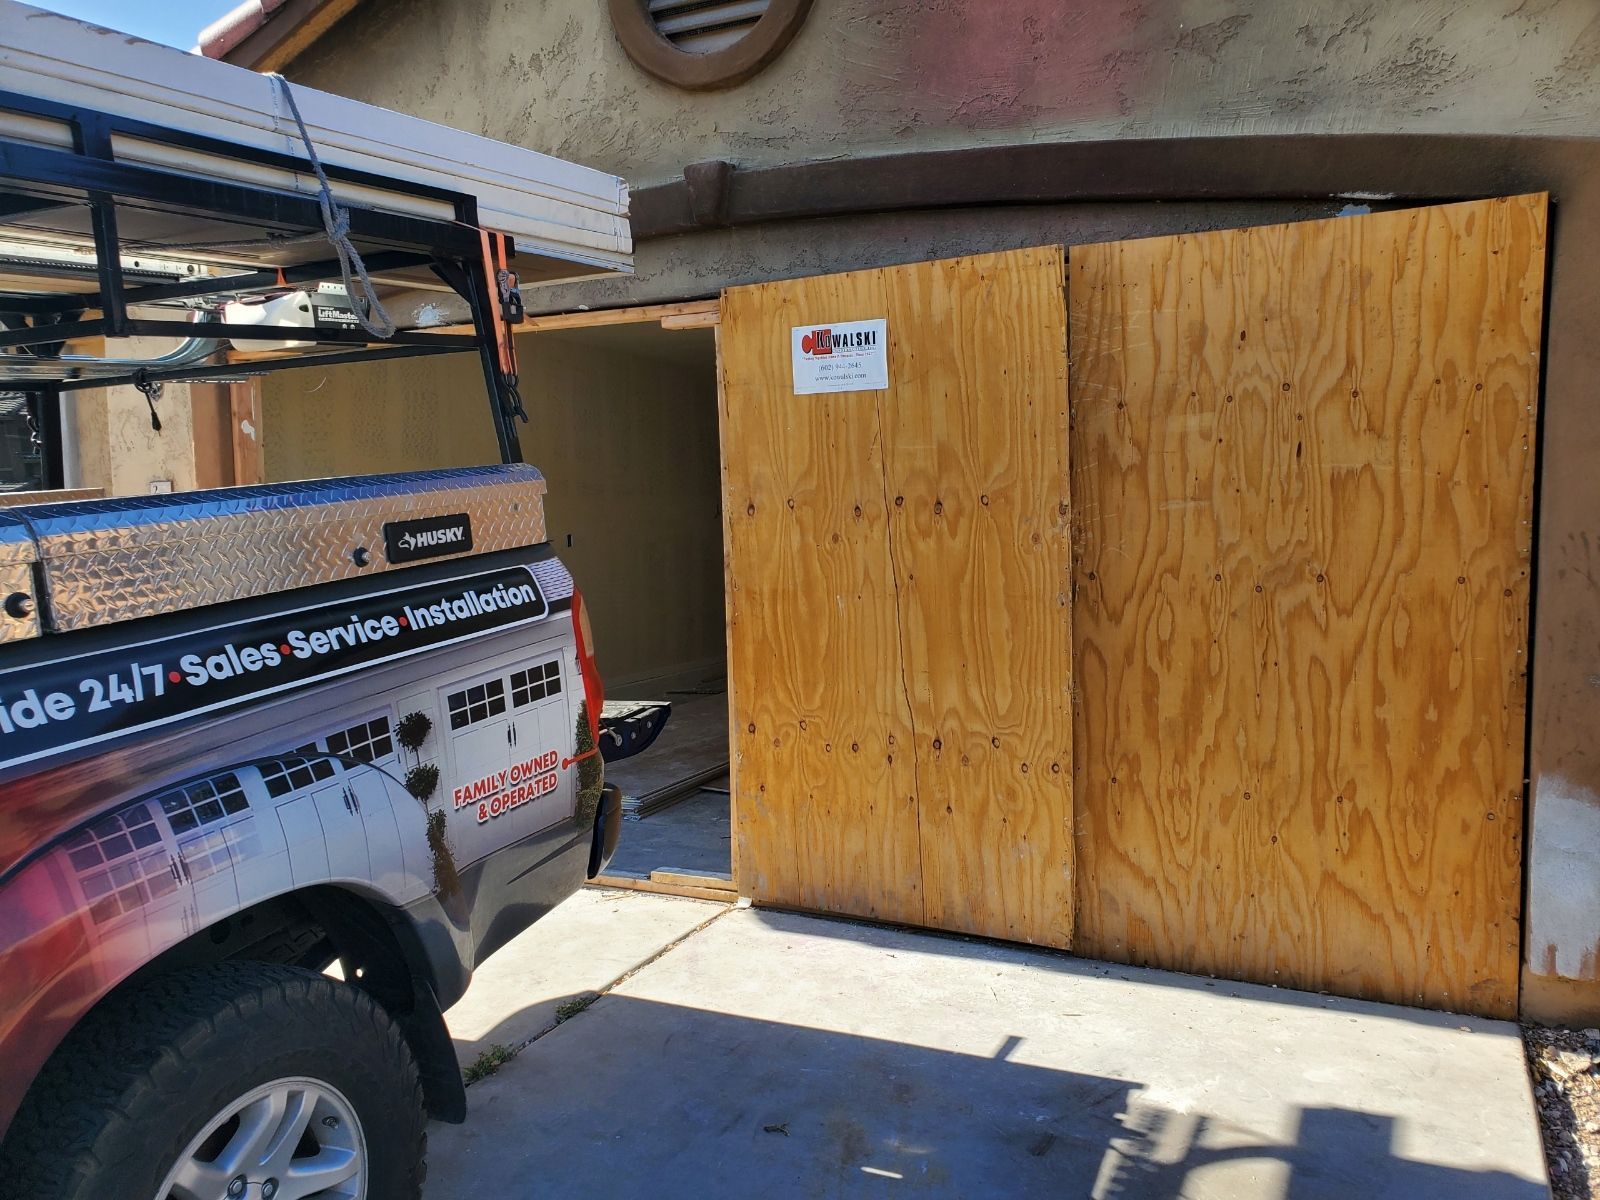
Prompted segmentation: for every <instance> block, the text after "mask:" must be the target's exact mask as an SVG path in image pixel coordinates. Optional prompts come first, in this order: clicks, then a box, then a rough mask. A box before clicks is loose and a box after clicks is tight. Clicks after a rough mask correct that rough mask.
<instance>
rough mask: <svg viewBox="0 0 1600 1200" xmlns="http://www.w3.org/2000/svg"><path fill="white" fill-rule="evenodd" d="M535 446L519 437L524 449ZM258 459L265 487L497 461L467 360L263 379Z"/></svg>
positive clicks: (457, 357) (310, 370)
mask: <svg viewBox="0 0 1600 1200" xmlns="http://www.w3.org/2000/svg"><path fill="white" fill-rule="evenodd" d="M530 394H531V393H530ZM535 444H536V443H535V442H533V441H531V440H530V439H528V438H527V437H526V436H525V437H524V439H523V445H524V446H525V447H527V446H531V445H535ZM261 453H262V458H263V461H264V463H265V470H266V476H267V480H268V481H269V482H282V481H285V480H290V479H319V478H326V477H328V476H333V475H362V474H372V473H376V472H380V471H423V470H428V469H430V468H435V467H469V466H473V465H475V464H478V463H489V462H497V461H498V460H499V457H500V455H499V451H498V449H497V448H496V444H495V436H494V423H493V421H492V420H491V419H490V416H489V402H488V400H487V399H486V397H485V391H484V382H483V367H482V365H481V363H480V361H479V359H478V356H477V355H476V354H441V355H438V356H435V357H428V358H409V359H400V360H398V361H395V362H388V363H371V364H357V365H347V366H342V367H301V368H298V369H296V370H292V371H275V372H273V373H272V374H270V375H266V376H264V377H263V378H262V380H261Z"/></svg>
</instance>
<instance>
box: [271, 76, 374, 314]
mask: <svg viewBox="0 0 1600 1200" xmlns="http://www.w3.org/2000/svg"><path fill="white" fill-rule="evenodd" d="M270 78H271V79H272V81H273V83H275V84H276V85H277V88H278V92H279V94H280V95H282V97H283V99H284V102H285V103H286V104H287V105H288V108H289V115H290V116H292V117H293V118H294V123H295V125H297V126H298V127H299V129H300V140H301V141H302V142H304V143H305V147H306V157H307V158H309V159H310V160H311V169H312V170H313V171H315V172H316V173H317V183H318V184H320V185H321V187H322V195H321V197H320V198H319V203H320V204H321V205H322V228H323V229H324V230H325V231H326V233H327V235H328V241H329V243H331V244H332V246H333V252H334V253H335V254H337V255H338V256H339V274H340V275H341V276H343V278H344V291H345V295H347V296H349V297H350V305H351V307H352V308H353V309H354V310H355V314H356V320H357V321H359V322H361V328H363V329H365V330H366V331H367V332H368V333H370V334H371V335H372V336H373V337H375V338H386V337H390V336H392V335H393V334H394V331H395V323H394V320H393V319H392V318H391V317H390V316H389V314H388V312H386V311H385V310H384V307H383V305H382V304H381V303H380V302H379V300H378V293H377V289H375V288H374V287H373V286H372V280H371V278H370V277H369V276H368V275H367V264H366V263H364V262H362V261H361V254H360V252H359V251H357V250H356V248H355V245H354V244H353V243H352V242H351V241H350V210H349V209H347V208H345V207H344V206H343V205H342V204H339V203H337V202H336V201H335V200H334V198H333V188H332V187H330V186H329V184H328V177H327V175H326V174H324V173H323V170H322V162H321V160H320V159H318V158H317V148H316V147H315V146H313V145H312V144H311V134H310V133H308V132H307V131H306V123H305V121H304V120H302V119H301V117H300V106H299V105H298V104H296V103H295V102H294V93H293V92H292V91H290V90H289V81H288V80H287V79H285V78H284V77H283V76H282V75H278V74H273V75H271V76H270ZM352 267H353V268H354V279H353V278H352V275H351V269H352ZM355 280H359V281H360V284H361V291H360V292H359V293H357V291H356V289H355V287H354V286H353V284H354V282H355Z"/></svg>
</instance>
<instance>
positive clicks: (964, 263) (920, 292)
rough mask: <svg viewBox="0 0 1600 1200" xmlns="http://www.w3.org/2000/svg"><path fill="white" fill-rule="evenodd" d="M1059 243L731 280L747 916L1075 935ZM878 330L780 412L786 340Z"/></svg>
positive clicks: (1027, 935)
mask: <svg viewBox="0 0 1600 1200" xmlns="http://www.w3.org/2000/svg"><path fill="white" fill-rule="evenodd" d="M1062 291H1063V286H1062V263H1061V255H1060V251H1059V250H1058V249H1046V250H1031V251H1019V252H1014V253H1011V254H1003V255H987V256H982V257H978V258H969V259H961V260H954V261H950V262H942V263H924V264H918V265H915V266H911V267H901V268H893V269H889V270H879V271H868V272H859V273H854V274H850V275H843V276H830V277H824V278H813V279H806V280H798V281H794V282H788V283H775V284H763V285H759V286H755V287H748V288H736V289H732V290H730V291H729V292H727V293H726V294H725V296H724V299H723V307H722V324H721V329H720V332H719V337H720V344H721V348H722V353H721V366H722V370H721V377H722V378H721V385H722V406H723V469H724V499H725V503H724V511H725V521H726V526H727V548H728V587H729V614H730V616H729V620H730V629H729V656H730V666H729V670H730V693H731V698H732V705H733V709H734V712H735V716H734V717H733V719H732V722H731V723H732V726H733V735H734V756H733V770H732V776H733V784H732V791H733V794H734V828H735V843H736V849H735V876H736V880H737V882H738V884H739V891H740V893H741V894H743V895H750V896H753V897H754V898H755V899H756V900H758V901H767V902H771V903H778V904H786V905H794V906H797V907H803V908H813V909H819V910H824V911H832V912H842V913H850V914H854V915H861V916H871V917H880V918H886V919H891V920H898V921H906V922H910V923H914V924H930V925H935V926H938V927H941V928H948V929H956V930H961V931H965V932H973V933H984V934H990V935H994V936H999V937H1007V938H1014V939H1018V940H1024V941H1033V942H1039V943H1044V944H1050V945H1058V946H1060V945H1065V944H1067V942H1068V940H1069V939H1070V935H1071V907H1072V877H1071V862H1072V843H1071V837H1070V814H1071V726H1070V715H1069V714H1070V693H1071V676H1070V671H1071V653H1070V646H1071V641H1070V629H1069V620H1070V609H1069V606H1068V604H1067V586H1068V580H1069V574H1070V565H1069V561H1068V554H1069V551H1070V533H1069V530H1070V523H1069V521H1068V520H1067V516H1068V508H1067V487H1068V475H1067V462H1066V453H1067V443H1066V436H1065V434H1066V428H1065V417H1066V412H1065V406H1066V360H1065V327H1064V325H1065V311H1064V299H1063V295H1062ZM877 317H884V318H887V321H888V337H889V345H888V353H889V364H890V386H889V388H888V389H887V390H885V391H882V392H851V393H841V394H836V395H821V396H796V395H794V393H793V387H792V380H791V375H790V330H791V328H792V327H795V326H802V325H827V324H830V323H838V322H844V321H853V320H868V319H873V318H877Z"/></svg>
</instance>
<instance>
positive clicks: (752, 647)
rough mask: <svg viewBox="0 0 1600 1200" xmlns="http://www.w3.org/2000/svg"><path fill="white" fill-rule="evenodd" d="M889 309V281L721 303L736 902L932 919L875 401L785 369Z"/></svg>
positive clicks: (819, 283)
mask: <svg viewBox="0 0 1600 1200" xmlns="http://www.w3.org/2000/svg"><path fill="white" fill-rule="evenodd" d="M886 303H887V301H886V299H885V295H884V288H883V281H882V278H881V276H880V275H879V273H877V272H869V273H865V274H859V275H842V276H829V277H824V278H817V279H808V280H800V281H796V282H792V283H770V284H760V285H757V286H753V287H747V288H735V289H732V290H731V291H729V292H728V293H726V295H725V297H724V301H723V309H722V327H721V330H720V341H721V347H722V355H721V363H720V372H721V377H722V382H721V403H722V450H723V469H724V492H723V520H724V523H725V526H726V547H727V555H728V589H729V590H728V638H729V663H728V673H729V685H730V686H729V700H730V705H731V708H732V711H733V712H734V716H733V718H732V720H731V724H732V727H733V735H734V740H733V747H732V750H733V753H732V766H731V772H730V773H731V777H732V784H731V789H730V790H731V791H732V797H733V829H734V840H735V842H736V843H737V846H738V848H737V851H736V855H735V862H736V868H737V872H738V875H737V880H736V881H737V883H738V885H739V892H740V894H741V895H745V896H751V897H752V898H754V899H755V900H758V901H767V902H770V903H775V904H782V905H788V906H792V907H798V908H807V909H815V910H818V911H825V912H840V913H851V914H854V915H858V916H866V917H878V918H881V919H884V920H891V921H904V922H909V923H920V922H921V921H922V917H923V903H922V863H921V848H920V845H919V842H918V835H917V788H916V772H915V764H914V762H913V757H912V754H911V744H912V739H911V712H910V706H909V703H908V701H907V698H906V691H905V684H904V678H903V676H902V673H901V669H900V630H899V621H898V614H897V608H896V600H895V579H894V567H893V564H892V562H891V560H890V555H889V529H888V512H887V502H886V497H885V495H884V474H883V454H882V448H881V441H880V436H879V428H878V406H877V401H876V397H875V394H874V393H871V392H852V393H844V394H839V395H825V396H796V395H794V393H793V387H792V383H791V376H790V363H789V345H790V336H789V331H790V328H791V326H794V325H801V324H806V323H808V322H813V321H817V320H825V321H853V320H859V319H866V318H871V317H878V316H882V315H883V313H884V305H885V304H886Z"/></svg>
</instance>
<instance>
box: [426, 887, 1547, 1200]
mask: <svg viewBox="0 0 1600 1200" xmlns="http://www.w3.org/2000/svg"><path fill="white" fill-rule="evenodd" d="M574 931H581V932H582V933H584V934H585V935H586V936H584V938H583V940H582V942H581V943H579V944H577V945H573V944H572V943H570V941H568V942H562V937H561V935H567V937H569V938H570V936H571V935H572V934H573V932H574ZM557 943H560V944H557ZM629 959H632V962H627V961H626V960H629ZM619 968H620V969H619ZM608 972H609V973H610V974H609V976H608V977H607V978H605V979H601V978H600V976H603V975H606V974H607V973H608ZM619 977H621V978H620V980H619ZM614 980H616V981H617V982H615V983H614V986H613V985H612V981H614ZM601 990H603V991H604V994H603V995H601V996H600V997H599V998H598V999H597V1000H595V1001H594V1002H593V1003H592V1004H591V1005H589V1006H588V1007H587V1008H583V1009H582V1011H578V1012H576V1013H575V1015H572V1016H571V1017H570V1019H567V1020H565V1021H564V1022H562V1023H561V1024H559V1025H555V1026H554V1027H553V1028H552V1027H551V1026H552V1023H553V1021H554V1013H555V1009H556V1008H557V1007H558V1006H560V1005H561V1004H562V1003H563V1002H570V1001H571V1000H572V998H573V997H585V994H586V993H587V994H592V993H593V992H594V991H601ZM578 1007H579V1005H578V1004H573V1003H568V1005H567V1008H566V1011H567V1012H569V1013H573V1012H574V1011H575V1010H576V1009H577V1008H578ZM450 1016H451V1020H452V1025H453V1028H455V1029H456V1031H457V1033H458V1035H461V1036H462V1039H463V1040H462V1043H461V1048H462V1057H463V1058H464V1059H466V1060H468V1061H471V1060H472V1059H474V1058H475V1057H476V1056H477V1054H478V1053H479V1052H481V1050H482V1049H483V1048H484V1047H486V1046H487V1045H492V1044H494V1043H495V1042H496V1041H498V1042H500V1043H502V1044H505V1045H508V1046H510V1045H515V1044H521V1043H522V1042H525V1041H526V1040H527V1039H528V1038H535V1040H533V1041H532V1042H531V1043H530V1044H527V1045H526V1048H525V1049H523V1050H522V1051H521V1053H520V1054H518V1055H517V1056H516V1057H515V1058H514V1059H512V1060H511V1061H510V1062H509V1063H507V1064H506V1065H504V1066H503V1067H502V1068H501V1069H500V1070H499V1071H498V1073H496V1074H494V1075H493V1076H492V1077H489V1078H487V1079H484V1080H483V1081H482V1082H479V1083H477V1084H475V1085H474V1086H473V1087H472V1088H470V1089H469V1091H468V1098H469V1101H470V1108H471V1116H470V1117H469V1118H468V1121H467V1123H466V1124H465V1125H464V1126H457V1127H453V1126H443V1125H437V1124H436V1125H434V1126H432V1127H431V1130H430V1154H429V1177H428V1188H427V1193H426V1195H427V1196H428V1198H429V1200H468V1198H471V1200H481V1198H482V1197H486V1196H494V1197H569V1196H572V1197H577V1196H597V1197H662V1198H675V1197H684V1198H691V1197H692V1198H694V1200H706V1198H708V1197H710V1198H721V1197H734V1198H745V1197H749V1198H753V1200H782V1198H787V1197H802V1196H803V1197H828V1196H839V1197H856V1196H861V1197H879V1196H882V1197H899V1196H908V1195H913V1194H914V1195H918V1196H930V1197H933V1196H938V1197H945V1196H951V1197H1001V1196H1004V1197H1032V1196H1039V1197H1046V1196H1048V1197H1052V1198H1056V1197H1077V1196H1090V1197H1095V1198H1096V1200H1111V1198H1118V1200H1121V1198H1127V1197H1162V1198H1171V1197H1196V1198H1200V1197H1204V1198H1208V1200H1209V1198H1215V1200H1224V1198H1227V1200H1254V1198H1257V1197H1259V1198H1263V1200H1265V1198H1274V1200H1277V1198H1284V1200H1313V1198H1316V1200H1321V1198H1324V1197H1325V1198H1328V1200H1334V1198H1338V1200H1346V1198H1354V1197H1361V1198H1368V1197H1394V1198H1395V1200H1401V1198H1404V1200H1427V1198H1433V1197H1438V1198H1440V1200H1445V1198H1448V1200H1473V1198H1477V1197H1485V1198H1494V1200H1502V1198H1503V1200H1544V1198H1545V1197H1546V1196H1548V1188H1547V1185H1546V1182H1545V1173H1544V1162H1543V1157H1542V1154H1541V1151H1540V1146H1539V1137H1538V1129H1537V1126H1536V1123H1535V1117H1534V1110H1533V1104H1532V1100H1531V1096H1530V1093H1529V1086H1528V1081H1527V1076H1526V1072H1525V1068H1524V1066H1523V1058H1522V1051H1521V1046H1520V1042H1519V1039H1518V1035H1517V1030H1516V1027H1515V1026H1513V1025H1511V1024H1508V1023H1505V1022H1494V1021H1483V1020H1477V1019H1473V1018H1463V1017H1456V1016H1449V1015H1444V1014H1437V1013H1428V1012H1422V1011H1420V1010H1416V1009H1408V1008H1398V1007H1394V1006H1390V1005H1381V1004H1366V1003H1359V1002H1355V1001H1348V1000H1338V999H1332V998H1329V997H1325V996H1316V995H1310V994H1306V993H1302V992H1292V991H1285V990H1279V989H1274V988H1265V987H1254V986H1248V985H1243V984H1234V983H1226V982H1220V981H1214V980H1206V979H1199V978H1196V977H1193V976H1186V975H1175V974H1171V973H1167V972H1160V971H1147V970H1138V969H1131V968H1124V967H1112V966H1107V965H1105V964H1100V963H1094V962H1088V961H1085V960H1081V959H1074V958H1071V957H1068V956H1066V955H1061V954H1054V953H1048V952H1040V951H1030V950H1025V949H1021V948H1017V947H1012V946H998V945H994V944H991V943H984V942H972V941H966V940H963V939H957V938H949V937H943V936H939V935H934V934H927V933H914V932H907V931H903V930H894V929H885V928H881V927H874V926H867V925H859V924H855V923H851V922H844V921H833V920H826V919H819V918H814V917H805V916H798V915H794V914H788V913H778V912H767V911H762V910H756V909H727V908H724V907H722V906H718V905H715V904H708V903H704V902H699V901H691V900H677V899H673V898H669V897H661V896H644V895H638V894H632V893H614V892H609V893H608V892H596V891H592V890H591V891H586V892H584V893H582V894H581V895H580V896H578V897H575V898H574V899H573V900H572V901H569V903H568V905H564V906H563V907H562V909H559V910H557V912H556V913H555V914H552V917H551V918H550V919H549V921H547V922H545V923H543V924H541V925H540V926H538V927H536V928H535V929H533V930H530V931H529V932H528V933H527V934H526V935H524V938H523V939H520V940H519V942H518V943H514V944H513V945H512V946H511V947H508V948H507V950H506V951H504V952H502V955H501V956H497V958H496V959H495V960H494V961H493V962H492V963H491V964H489V965H488V966H487V967H486V968H485V970H484V972H482V973H481V975H480V979H479V980H478V981H477V982H475V984H474V987H473V992H472V994H469V996H468V998H467V999H466V1000H465V1001H464V1002H463V1004H462V1005H460V1006H458V1007H457V1008H456V1009H455V1010H452V1013H451V1014H450ZM491 1018H493V1019H491ZM486 1026H487V1028H486ZM540 1031H547V1032H543V1033H542V1035H540ZM536 1035H539V1036H536Z"/></svg>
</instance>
